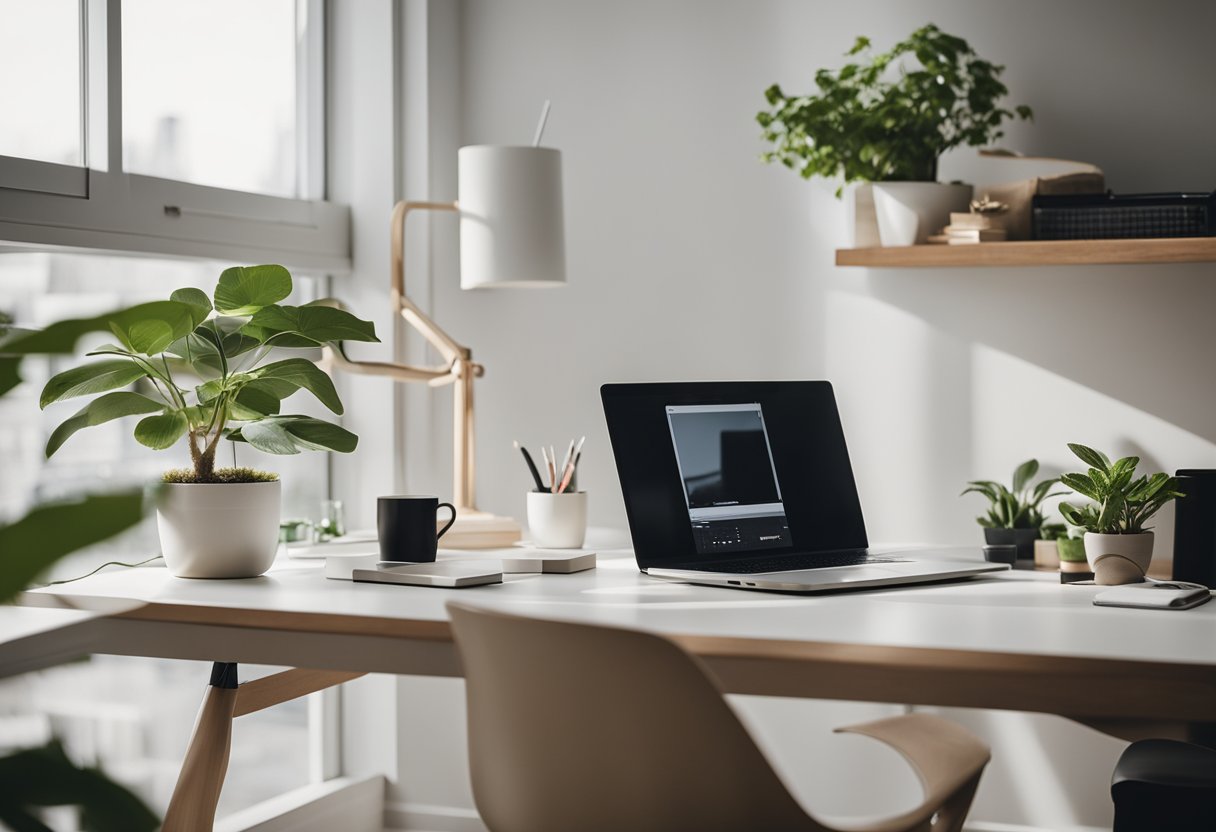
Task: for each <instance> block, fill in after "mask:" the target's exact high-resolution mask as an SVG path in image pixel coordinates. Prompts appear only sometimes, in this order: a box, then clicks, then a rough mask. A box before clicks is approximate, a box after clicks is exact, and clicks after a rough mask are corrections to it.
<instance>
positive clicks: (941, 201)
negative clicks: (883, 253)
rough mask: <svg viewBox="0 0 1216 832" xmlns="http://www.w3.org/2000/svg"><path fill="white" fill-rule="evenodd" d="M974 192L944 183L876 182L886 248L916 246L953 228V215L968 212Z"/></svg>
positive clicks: (881, 235) (876, 201)
mask: <svg viewBox="0 0 1216 832" xmlns="http://www.w3.org/2000/svg"><path fill="white" fill-rule="evenodd" d="M973 190H974V189H973V188H972V187H971V186H970V185H946V184H943V183H941V182H875V183H874V211H875V214H876V215H877V217H878V236H879V238H880V239H881V240H882V244H883V245H884V246H915V245H923V244H924V243H927V242H928V241H929V235H931V234H937V233H939V232H940V231H941V230H942V228H944V227H945V226H947V225H949V223H950V214H951V212H953V211H957V212H964V211H967V210H968V209H969V207H970V204H971V196H972V193H973Z"/></svg>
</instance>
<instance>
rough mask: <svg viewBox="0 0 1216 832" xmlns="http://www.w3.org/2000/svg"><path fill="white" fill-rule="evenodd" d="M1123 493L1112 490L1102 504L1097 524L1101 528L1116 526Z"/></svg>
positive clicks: (1121, 509) (1121, 507)
mask: <svg viewBox="0 0 1216 832" xmlns="http://www.w3.org/2000/svg"><path fill="white" fill-rule="evenodd" d="M1123 504H1124V501H1123V494H1122V493H1121V492H1119V491H1112V492H1111V493H1110V495H1109V496H1108V497H1107V498H1106V502H1104V503H1103V504H1102V512H1101V513H1100V514H1099V515H1098V526H1099V527H1100V528H1102V529H1112V528H1117V526H1118V524H1119V513H1120V512H1121V511H1123Z"/></svg>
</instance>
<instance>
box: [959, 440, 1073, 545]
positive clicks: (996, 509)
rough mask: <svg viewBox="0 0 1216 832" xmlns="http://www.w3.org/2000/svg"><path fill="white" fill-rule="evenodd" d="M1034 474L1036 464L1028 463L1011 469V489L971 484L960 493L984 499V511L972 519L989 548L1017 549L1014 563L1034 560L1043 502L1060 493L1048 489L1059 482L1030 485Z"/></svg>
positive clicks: (986, 483)
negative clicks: (1001, 545) (981, 530)
mask: <svg viewBox="0 0 1216 832" xmlns="http://www.w3.org/2000/svg"><path fill="white" fill-rule="evenodd" d="M1038 472H1039V461H1038V460H1037V459H1028V460H1026V461H1025V462H1023V463H1022V464H1021V465H1019V466H1018V467H1017V468H1016V469H1014V472H1013V482H1012V483H1011V486H1006V485H1004V484H1003V483H999V482H992V481H991V480H975V481H974V482H969V483H967V487H966V488H965V489H963V494H972V493H974V494H983V495H984V496H985V497H987V498H988V511H987V512H985V513H984V514H982V515H980V516H979V517H977V518H976V522H977V523H979V524H980V526H981V527H983V529H984V540H985V542H986V543H988V545H989V546H996V545H1000V544H1005V545H1009V544H1013V545H1014V546H1017V547H1018V560H1033V559H1034V542H1035V540H1037V539H1038V538H1039V535H1040V534H1041V530H1042V528H1043V526H1044V518H1043V510H1042V504H1043V501H1044V500H1046V499H1048V498H1049V497H1056V496H1059V495H1061V494H1063V493H1064V492H1062V491H1059V492H1055V493H1051V487H1052V486H1053V485H1055V484H1056V483H1058V482H1059V480H1057V479H1055V478H1052V479H1046V480H1042V481H1040V482H1039V483H1037V484H1035V485H1031V480H1033V479H1034V476H1035V474H1037V473H1038ZM959 496H962V495H961V494H960V495H959Z"/></svg>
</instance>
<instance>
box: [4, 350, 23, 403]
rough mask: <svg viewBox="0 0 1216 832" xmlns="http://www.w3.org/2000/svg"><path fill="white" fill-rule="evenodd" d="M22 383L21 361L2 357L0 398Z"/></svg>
mask: <svg viewBox="0 0 1216 832" xmlns="http://www.w3.org/2000/svg"><path fill="white" fill-rule="evenodd" d="M20 383H21V359H20V358H15V357H10V356H6V355H0V396H3V395H4V394H5V393H7V392H8V391H9V390H12V389H13V388H14V387H16V386H17V385H18V384H20Z"/></svg>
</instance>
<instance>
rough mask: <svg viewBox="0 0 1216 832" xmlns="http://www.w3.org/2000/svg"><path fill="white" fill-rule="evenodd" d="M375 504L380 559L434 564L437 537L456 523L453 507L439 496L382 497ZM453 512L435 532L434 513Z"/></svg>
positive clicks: (437, 545)
mask: <svg viewBox="0 0 1216 832" xmlns="http://www.w3.org/2000/svg"><path fill="white" fill-rule="evenodd" d="M376 502H377V504H376V528H377V531H378V532H379V534H380V560H393V561H399V562H401V563H434V562H435V554H436V552H437V551H438V549H439V538H441V537H443V533H444V532H446V531H447V530H448V529H450V528H452V524H453V523H455V522H456V507H455V506H454V505H452V504H451V503H441V502H439V498H438V497H427V496H419V495H403V496H398V497H381V498H379V499H378V500H377V501H376ZM441 508H446V509H448V510H450V511H451V512H452V519H451V520H449V521H448V524H447V525H446V526H444V527H443V528H442V529H440V530H439V533H438V534H436V533H435V513H436V512H438V511H439V509H441Z"/></svg>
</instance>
